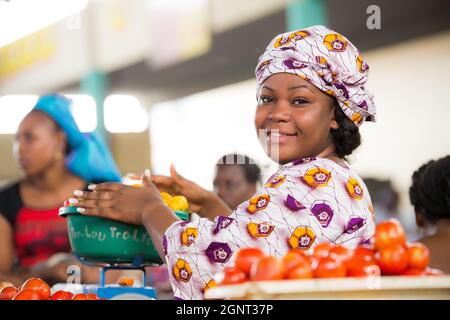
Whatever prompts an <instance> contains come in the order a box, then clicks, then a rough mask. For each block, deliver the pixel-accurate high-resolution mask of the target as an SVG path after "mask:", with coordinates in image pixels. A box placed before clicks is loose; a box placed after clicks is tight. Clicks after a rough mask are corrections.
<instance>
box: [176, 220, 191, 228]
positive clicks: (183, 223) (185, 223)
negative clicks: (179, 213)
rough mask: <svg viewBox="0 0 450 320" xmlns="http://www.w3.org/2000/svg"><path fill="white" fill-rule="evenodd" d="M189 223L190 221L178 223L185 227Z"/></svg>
mask: <svg viewBox="0 0 450 320" xmlns="http://www.w3.org/2000/svg"><path fill="white" fill-rule="evenodd" d="M188 223H189V221H180V222H179V223H178V226H180V227H184V226H185V225H187V224H188Z"/></svg>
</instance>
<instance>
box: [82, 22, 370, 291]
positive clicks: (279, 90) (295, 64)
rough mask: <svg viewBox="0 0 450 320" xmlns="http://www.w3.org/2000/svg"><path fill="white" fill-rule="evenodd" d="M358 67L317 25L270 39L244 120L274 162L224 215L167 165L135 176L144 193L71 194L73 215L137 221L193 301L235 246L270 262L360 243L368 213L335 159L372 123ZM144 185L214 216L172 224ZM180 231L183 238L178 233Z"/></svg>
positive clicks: (108, 188) (353, 55)
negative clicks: (251, 113) (251, 115)
mask: <svg viewBox="0 0 450 320" xmlns="http://www.w3.org/2000/svg"><path fill="white" fill-rule="evenodd" d="M367 70H368V66H367V64H366V63H365V62H364V60H363V59H362V57H361V56H360V54H359V51H358V50H357V49H356V48H355V47H354V46H353V44H352V43H351V42H350V41H348V40H347V39H346V38H345V37H343V36H342V35H340V34H338V33H336V32H335V31H333V30H330V29H328V28H326V27H323V26H314V27H310V28H306V29H304V30H298V31H295V32H289V33H285V34H281V35H279V36H277V37H275V38H274V39H273V40H272V42H271V43H270V44H269V45H268V47H267V48H266V51H265V52H264V54H263V55H262V56H261V58H260V59H259V62H258V65H257V67H256V79H257V83H258V87H257V99H258V102H257V103H258V106H257V109H256V114H255V120H254V122H255V128H256V131H257V132H258V134H259V133H260V132H261V131H262V132H264V133H265V134H264V135H262V136H263V139H261V140H262V144H263V147H264V148H265V150H266V152H267V154H268V155H269V156H270V157H271V158H272V159H274V160H276V161H278V162H279V163H280V164H281V166H280V168H279V169H278V170H277V171H276V172H275V173H274V174H273V175H272V177H270V178H269V179H268V180H267V182H266V183H265V185H264V187H265V188H264V189H263V190H262V191H261V192H260V193H256V194H255V195H253V196H252V197H251V198H250V199H248V200H247V201H245V202H243V203H241V204H240V205H239V206H238V207H237V208H236V209H235V210H234V211H233V212H232V213H231V214H230V210H229V209H228V208H227V207H226V206H225V205H224V204H223V202H221V200H220V199H218V198H217V196H215V195H214V194H213V193H211V192H207V191H205V190H202V189H201V188H200V187H199V186H196V185H195V184H193V182H187V181H186V179H183V178H180V176H179V175H178V174H177V173H176V172H175V170H174V169H173V170H172V173H171V174H172V175H171V177H165V178H164V179H163V178H162V177H153V178H152V179H151V178H150V177H149V176H145V177H144V179H143V182H144V185H145V186H146V188H133V187H129V186H124V185H120V184H111V183H108V184H100V185H96V186H94V187H92V190H94V192H81V191H79V192H77V196H78V197H79V198H81V199H82V200H83V201H80V202H79V203H78V206H79V207H80V208H79V210H80V212H82V213H84V214H87V215H99V216H103V217H107V218H111V219H117V220H121V221H125V222H129V223H136V224H144V226H145V227H146V229H147V230H148V232H149V233H150V235H151V237H152V240H153V242H154V243H155V245H156V246H157V248H158V250H159V252H160V254H161V256H165V258H166V261H167V265H168V267H169V270H170V271H171V282H172V286H173V289H174V292H175V296H176V297H178V298H181V299H201V298H202V297H203V293H204V291H205V290H207V289H208V288H211V287H212V286H214V277H215V275H216V274H217V273H218V272H219V271H221V270H223V269H224V268H225V267H227V266H229V265H231V264H232V263H233V253H234V252H237V251H238V250H239V249H240V248H243V247H259V248H260V249H261V250H262V251H263V252H264V253H265V254H270V255H273V256H278V257H280V256H283V255H284V254H285V253H286V252H287V251H288V250H289V249H292V248H297V249H301V250H305V251H311V250H313V248H314V247H315V246H316V245H318V244H320V243H321V242H324V241H329V242H333V243H335V244H342V245H344V246H346V247H355V246H357V245H358V244H360V243H363V242H366V241H368V240H369V239H370V238H371V237H372V236H373V234H374V229H375V223H374V215H373V208H372V204H371V201H370V196H369V193H368V191H367V188H366V186H365V185H364V182H363V181H362V179H361V178H360V177H359V176H358V174H357V173H356V172H355V171H353V170H352V169H351V168H350V167H349V166H348V164H347V163H346V161H345V156H346V155H349V154H351V152H352V151H353V150H354V149H355V148H356V147H357V146H358V145H359V143H360V135H359V131H358V126H359V125H361V124H362V123H363V122H364V121H374V120H375V105H374V102H373V99H372V95H371V94H370V93H369V92H368V91H367V90H366V89H365V87H364V84H365V82H366V81H367V76H368V74H367ZM259 136H261V134H259ZM348 138H350V139H348ZM267 144H268V146H267ZM152 181H153V182H154V183H155V184H156V186H158V187H163V186H166V187H167V186H169V187H170V188H177V187H178V188H180V189H182V187H183V185H187V184H188V185H189V191H190V193H189V195H188V194H186V197H188V198H189V197H191V198H192V199H195V200H196V201H195V202H196V205H197V207H200V210H210V211H211V214H209V215H208V216H216V218H215V219H214V221H210V220H208V219H206V218H200V219H198V220H195V221H192V222H189V223H188V222H183V221H180V220H179V219H177V217H176V216H175V215H174V214H173V213H172V212H171V210H170V209H169V208H168V207H167V206H165V205H164V203H163V201H162V199H161V196H160V194H159V190H158V189H157V188H156V186H155V184H153V183H152ZM193 190H196V192H194V191H193ZM195 193H196V194H195ZM200 195H201V197H200ZM189 200H191V199H189ZM192 202H194V201H191V203H192ZM205 208H207V209H205ZM187 230H189V231H190V234H192V237H191V239H190V240H189V241H188V242H186V241H183V237H181V234H183V233H185V232H187ZM274 259H275V258H274Z"/></svg>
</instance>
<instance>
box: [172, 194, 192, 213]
mask: <svg viewBox="0 0 450 320" xmlns="http://www.w3.org/2000/svg"><path fill="white" fill-rule="evenodd" d="M169 207H170V208H171V209H172V210H174V211H188V209H189V203H188V201H187V199H186V197H184V196H174V197H172V200H170V202H169Z"/></svg>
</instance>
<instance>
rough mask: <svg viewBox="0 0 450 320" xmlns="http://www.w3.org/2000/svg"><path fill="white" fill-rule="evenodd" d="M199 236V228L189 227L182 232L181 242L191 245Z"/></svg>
mask: <svg viewBox="0 0 450 320" xmlns="http://www.w3.org/2000/svg"><path fill="white" fill-rule="evenodd" d="M197 237H198V230H197V228H187V229H186V230H184V231H183V232H182V233H181V243H182V244H183V245H185V246H187V247H189V246H190V245H191V244H192V243H193V242H194V240H195V238H197Z"/></svg>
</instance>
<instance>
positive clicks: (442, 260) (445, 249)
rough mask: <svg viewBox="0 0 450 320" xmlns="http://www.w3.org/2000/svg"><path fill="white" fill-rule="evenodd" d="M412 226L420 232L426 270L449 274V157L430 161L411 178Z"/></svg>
mask: <svg viewBox="0 0 450 320" xmlns="http://www.w3.org/2000/svg"><path fill="white" fill-rule="evenodd" d="M409 197H410V200H411V204H412V205H413V206H414V211H415V214H416V223H417V225H418V226H419V227H420V228H422V229H423V231H424V237H423V238H422V239H419V242H422V243H423V244H424V245H426V246H427V247H428V249H429V250H430V266H431V267H433V268H438V269H440V270H442V271H443V272H444V273H447V274H449V273H450V250H449V243H450V156H446V157H444V158H441V159H439V160H432V161H430V162H428V163H426V164H424V165H422V166H421V167H420V168H419V169H417V170H416V171H415V172H414V173H413V176H412V185H411V187H410V189H409Z"/></svg>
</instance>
